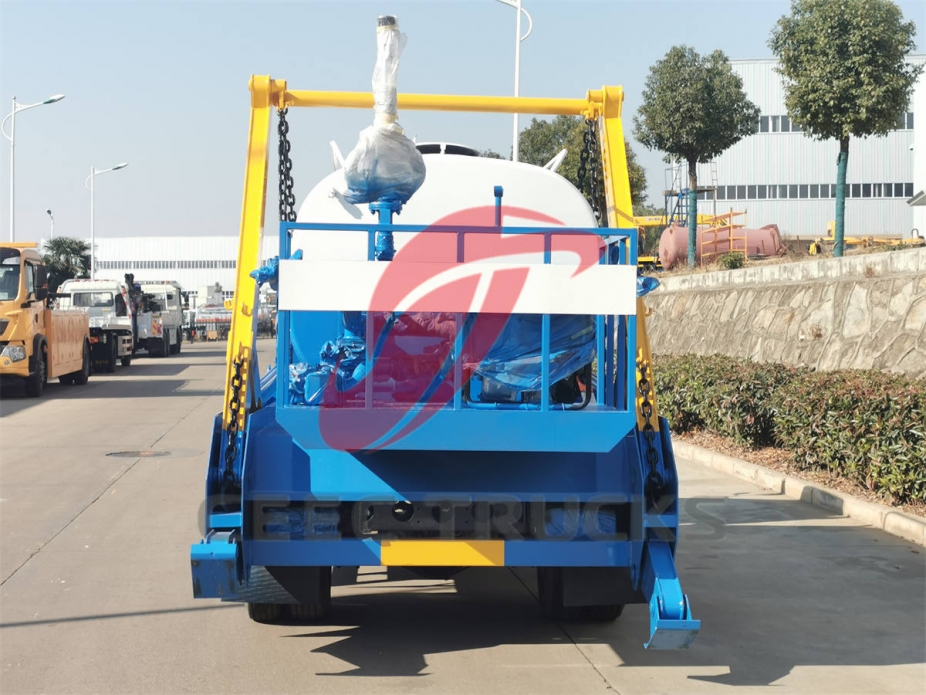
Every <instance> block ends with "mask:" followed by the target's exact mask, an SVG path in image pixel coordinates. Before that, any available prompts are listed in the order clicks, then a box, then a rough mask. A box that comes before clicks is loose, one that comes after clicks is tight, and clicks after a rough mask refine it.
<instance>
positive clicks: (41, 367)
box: [26, 344, 48, 398]
mask: <svg viewBox="0 0 926 695" xmlns="http://www.w3.org/2000/svg"><path fill="white" fill-rule="evenodd" d="M34 359H35V371H33V372H32V374H30V375H29V376H28V377H26V395H27V396H31V397H32V398H38V397H40V396H41V395H42V391H43V390H44V389H45V382H47V381H48V365H47V364H46V362H45V345H44V344H43V345H41V346H40V347H39V349H38V350H36V352H35V357H34Z"/></svg>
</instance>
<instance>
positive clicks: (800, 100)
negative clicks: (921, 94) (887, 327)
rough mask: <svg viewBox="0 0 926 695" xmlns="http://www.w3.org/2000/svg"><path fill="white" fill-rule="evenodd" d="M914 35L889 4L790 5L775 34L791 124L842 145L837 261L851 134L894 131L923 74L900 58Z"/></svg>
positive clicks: (805, 0)
mask: <svg viewBox="0 0 926 695" xmlns="http://www.w3.org/2000/svg"><path fill="white" fill-rule="evenodd" d="M915 35H916V27H915V26H914V24H913V22H904V21H903V15H902V14H901V12H900V9H899V8H898V7H897V5H895V4H894V3H893V2H889V0H792V3H791V14H790V15H786V16H784V17H782V18H781V19H779V20H778V23H777V24H776V25H775V28H774V29H773V30H772V35H771V38H770V39H769V47H770V48H771V49H772V51H773V52H774V54H775V56H776V57H777V58H778V59H779V61H781V62H780V65H779V67H778V72H779V73H780V74H781V75H782V76H783V77H784V78H785V79H784V83H785V84H784V87H785V105H786V106H787V108H788V115H789V116H790V118H791V122H792V123H796V124H797V125H799V126H801V127H802V128H803V130H804V133H805V134H807V135H809V136H810V137H813V138H815V139H817V140H829V139H835V140H839V156H838V158H837V160H836V162H837V164H836V231H835V241H836V244H835V247H834V249H833V255H834V256H842V254H843V246H844V244H843V238H844V233H845V211H846V191H845V188H846V171H847V170H848V165H849V137H850V136H855V137H867V136H869V135H886V134H887V133H888V132H889V131H891V130H893V129H895V128H896V127H897V121H898V119H899V118H900V116H901V114H903V113H905V112H906V111H907V107H908V105H909V103H910V96H911V93H912V92H913V87H914V85H915V84H916V80H917V77H918V76H919V74H920V72H921V71H922V69H923V68H922V66H915V65H912V64H910V63H907V62H906V60H905V58H906V56H907V55H908V54H909V53H910V52H911V51H912V50H913V49H914V48H915V47H916V44H915V42H914V40H913V37H914V36H915Z"/></svg>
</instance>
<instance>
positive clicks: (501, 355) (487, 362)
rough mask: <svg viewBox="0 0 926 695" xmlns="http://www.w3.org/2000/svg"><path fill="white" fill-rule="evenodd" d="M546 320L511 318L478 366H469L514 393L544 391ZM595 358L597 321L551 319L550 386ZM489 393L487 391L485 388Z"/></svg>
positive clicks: (564, 317)
mask: <svg viewBox="0 0 926 695" xmlns="http://www.w3.org/2000/svg"><path fill="white" fill-rule="evenodd" d="M542 320H543V317H542V316H538V315H526V314H516V315H513V316H511V317H509V319H508V322H507V323H506V324H505V328H504V329H503V330H502V332H501V335H499V336H498V339H497V340H496V341H495V344H494V345H493V346H492V348H491V349H490V350H489V352H488V354H487V355H486V356H485V358H484V359H483V360H482V361H481V362H480V363H479V364H478V365H476V364H471V365H467V366H468V367H470V368H472V369H473V371H474V373H475V374H477V375H479V376H481V377H482V378H483V379H487V380H490V381H495V382H498V383H499V384H504V385H505V386H508V387H509V388H511V389H512V390H514V391H539V390H540V381H541V374H540V367H541V354H540V338H541V322H542ZM594 356H595V319H594V317H592V316H562V315H557V316H551V317H550V383H551V384H555V383H556V382H557V381H559V380H560V379H565V378H566V377H567V376H569V375H570V374H573V373H575V372H576V371H578V370H579V369H581V368H582V367H584V366H585V365H587V364H588V363H589V362H591V361H592V360H593V359H594ZM484 390H485V387H484Z"/></svg>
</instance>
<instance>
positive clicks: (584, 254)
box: [191, 77, 700, 649]
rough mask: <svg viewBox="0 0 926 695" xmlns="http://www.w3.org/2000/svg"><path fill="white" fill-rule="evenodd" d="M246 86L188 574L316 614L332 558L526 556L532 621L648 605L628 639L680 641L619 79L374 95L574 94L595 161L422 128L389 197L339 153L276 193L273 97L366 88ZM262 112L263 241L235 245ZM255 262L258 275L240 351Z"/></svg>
mask: <svg viewBox="0 0 926 695" xmlns="http://www.w3.org/2000/svg"><path fill="white" fill-rule="evenodd" d="M250 88H251V126H250V140H249V147H248V153H249V154H248V165H247V172H246V179H245V200H244V207H243V213H242V228H241V241H240V249H239V258H238V271H237V272H238V278H237V285H236V288H235V296H234V307H233V310H232V328H231V332H230V335H229V344H228V361H227V366H226V377H227V378H226V389H225V400H224V409H223V412H221V413H220V414H218V415H217V416H216V419H215V423H214V428H213V432H212V447H211V453H210V457H209V463H208V468H207V478H206V514H205V519H206V532H205V537H204V538H203V539H202V540H201V541H200V542H199V543H197V544H194V545H193V546H192V548H191V564H192V580H193V593H194V595H195V596H196V597H197V598H206V599H221V600H223V601H238V602H244V603H247V605H248V612H249V615H250V617H251V618H252V619H253V620H255V621H258V622H270V623H272V622H277V621H282V620H324V619H325V618H326V617H327V616H328V615H329V612H330V610H331V573H332V568H335V567H363V566H383V565H384V566H396V567H406V568H409V569H411V570H412V571H418V572H421V573H422V574H424V575H426V576H432V577H433V576H451V575H452V574H453V573H454V572H457V571H460V570H461V569H463V568H466V567H473V566H492V567H527V568H536V572H537V588H538V596H539V603H540V606H541V608H542V610H543V611H544V613H545V614H546V615H547V616H549V617H550V618H551V619H554V620H597V621H610V620H614V619H616V618H617V617H618V616H620V614H621V612H622V610H623V608H624V606H625V605H627V604H631V603H644V604H649V607H650V617H651V620H650V635H649V639H648V640H647V642H646V646H648V647H651V648H661V649H674V648H685V647H687V646H688V645H689V644H690V643H691V642H692V640H693V639H694V638H695V636H696V635H697V632H698V630H699V627H700V623H699V621H697V620H694V619H693V618H692V614H691V610H690V607H689V604H688V598H687V596H686V595H685V594H684V593H683V592H682V590H681V586H680V583H679V579H678V577H677V575H676V571H675V562H674V557H675V552H676V548H677V542H678V526H679V516H678V515H679V501H678V500H679V498H678V476H677V472H676V467H675V462H674V458H673V453H672V445H671V440H670V433H669V428H668V426H667V423H666V421H665V419H664V418H661V417H660V416H659V414H658V409H657V405H656V399H655V393H654V387H653V375H652V369H653V365H652V357H651V354H650V347H649V341H648V338H647V334H646V325H645V316H646V307H645V303H644V302H645V300H644V298H643V296H642V295H643V294H645V293H646V291H648V290H649V289H650V285H649V284H648V283H651V282H653V281H651V280H648V279H645V278H639V277H638V274H637V229H636V227H635V226H634V224H633V218H632V211H631V202H630V193H629V181H628V175H627V164H626V154H625V150H624V134H623V129H622V125H621V105H622V102H623V93H622V91H621V89H620V88H619V87H603V88H602V89H600V90H592V91H589V92H588V93H587V95H586V96H585V97H584V98H578V99H532V98H521V97H471V96H453V95H403V94H399V95H398V106H399V108H400V109H407V110H428V109H431V110H459V111H470V112H471V111H484V112H503V113H539V114H566V115H575V116H581V117H583V118H585V120H586V123H587V126H588V138H587V139H588V140H589V142H590V143H592V146H591V147H589V148H588V149H589V151H588V152H586V153H585V154H583V158H582V159H583V166H584V167H585V168H586V170H588V171H590V172H591V176H592V177H594V176H595V174H596V172H595V170H594V169H595V167H596V166H601V169H602V173H603V175H602V177H601V179H600V181H601V183H600V187H601V188H603V190H600V189H597V190H596V187H595V186H592V187H591V190H592V195H591V200H589V198H588V197H586V196H585V195H583V193H582V192H581V191H580V190H579V189H578V188H576V187H575V186H573V185H572V184H571V183H569V182H568V181H567V180H566V179H565V178H563V177H561V176H560V175H559V174H557V173H556V172H555V168H556V166H558V162H557V161H553V162H551V163H550V164H549V165H548V166H547V167H540V166H534V165H530V164H525V163H520V162H511V161H506V160H498V159H488V158H485V157H480V156H478V152H476V151H474V150H471V149H469V148H467V147H464V146H459V145H448V144H446V143H436V144H435V143H430V144H421V145H418V146H417V149H418V152H419V153H420V154H421V156H422V161H423V162H424V164H425V169H426V171H427V176H426V178H425V180H424V183H423V184H422V185H421V187H420V189H418V191H417V192H415V193H414V195H412V196H411V197H410V199H408V200H407V202H406V201H396V200H395V199H388V196H387V197H383V198H381V199H377V200H374V201H371V202H370V203H369V204H367V203H362V204H356V203H354V202H352V200H351V197H350V196H349V195H346V194H345V191H346V190H347V188H348V186H347V184H346V180H345V172H344V170H343V167H342V168H340V169H338V170H337V171H335V172H333V173H332V174H331V175H329V176H328V177H326V178H325V179H324V180H322V181H321V182H319V183H318V184H317V185H316V186H315V187H314V188H313V189H312V191H311V192H310V193H309V195H308V197H307V198H306V199H305V201H304V202H303V203H302V205H301V206H300V209H299V210H298V211H297V210H296V206H295V198H294V196H293V195H292V178H291V172H292V170H293V159H292V158H291V156H290V143H289V139H288V130H289V122H288V120H287V113H288V110H289V109H291V108H298V107H309V108H312V107H315V108H318V107H335V108H339V107H344V108H369V107H371V106H372V105H373V96H372V95H371V94H366V93H349V92H343V93H342V92H313V91H296V90H289V89H288V87H287V84H286V82H285V81H283V80H277V79H272V78H270V77H252V79H251V84H250ZM274 111H275V112H276V114H277V116H278V126H277V129H276V130H277V133H278V137H279V139H280V142H279V143H278V151H279V152H280V153H281V161H280V172H281V176H280V200H281V207H280V218H281V221H280V225H279V230H278V233H279V239H280V256H279V259H274V261H273V262H272V263H271V264H269V265H267V266H265V267H263V268H260V269H258V266H259V265H260V260H259V258H258V249H259V239H260V235H261V231H262V229H261V228H262V224H263V215H264V207H265V201H266V172H267V162H268V157H267V150H268V145H269V144H270V143H269V141H270V137H269V133H270V120H271V115H272V113H273V112H274ZM561 160H562V158H559V161H561ZM297 170H298V169H297ZM399 213H401V219H402V224H397V223H396V215H397V214H399ZM262 282H270V283H271V284H272V285H273V287H274V289H275V290H276V292H277V298H278V315H277V320H278V331H277V338H276V350H275V357H274V362H273V364H272V365H270V366H269V368H266V367H265V368H263V369H262V367H261V365H260V364H259V363H258V359H257V350H256V343H255V333H256V320H257V311H256V307H257V306H258V297H259V295H258V291H259V284H260V283H262ZM335 609H336V606H335Z"/></svg>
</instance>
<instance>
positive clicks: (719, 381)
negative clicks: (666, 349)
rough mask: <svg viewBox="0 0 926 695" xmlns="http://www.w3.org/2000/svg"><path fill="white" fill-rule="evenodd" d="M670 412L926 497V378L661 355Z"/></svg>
mask: <svg viewBox="0 0 926 695" xmlns="http://www.w3.org/2000/svg"><path fill="white" fill-rule="evenodd" d="M655 362H656V365H655V372H656V393H657V397H658V399H659V400H658V403H659V408H660V412H661V414H662V415H665V416H666V417H667V418H668V420H669V423H670V425H671V427H672V429H673V431H675V432H685V431H687V430H691V429H694V428H699V427H704V428H706V429H708V430H710V431H713V432H715V433H717V434H720V435H724V436H728V437H732V438H733V439H735V440H736V441H737V442H739V443H740V444H743V445H745V446H749V447H758V446H768V445H776V446H781V447H784V448H786V449H788V450H789V451H790V452H792V454H793V455H794V458H795V460H796V461H797V463H798V465H800V466H802V467H805V468H811V469H817V470H829V471H831V472H833V473H836V474H838V475H841V476H843V477H846V478H849V479H851V480H854V481H856V482H858V483H860V484H861V485H864V486H865V487H867V488H868V489H870V490H873V491H876V492H878V493H879V494H882V495H884V496H885V497H889V498H891V499H892V500H894V501H896V502H907V501H910V500H926V382H924V381H923V380H916V379H909V378H906V377H902V376H897V375H890V374H884V373H881V372H871V371H849V370H845V371H837V372H810V371H808V370H804V369H795V368H791V367H785V366H783V365H778V364H757V363H754V362H745V361H742V360H737V359H734V358H730V357H725V356H722V355H714V356H707V357H705V356H695V355H685V356H681V357H675V356H660V357H657V358H656V360H655Z"/></svg>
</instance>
